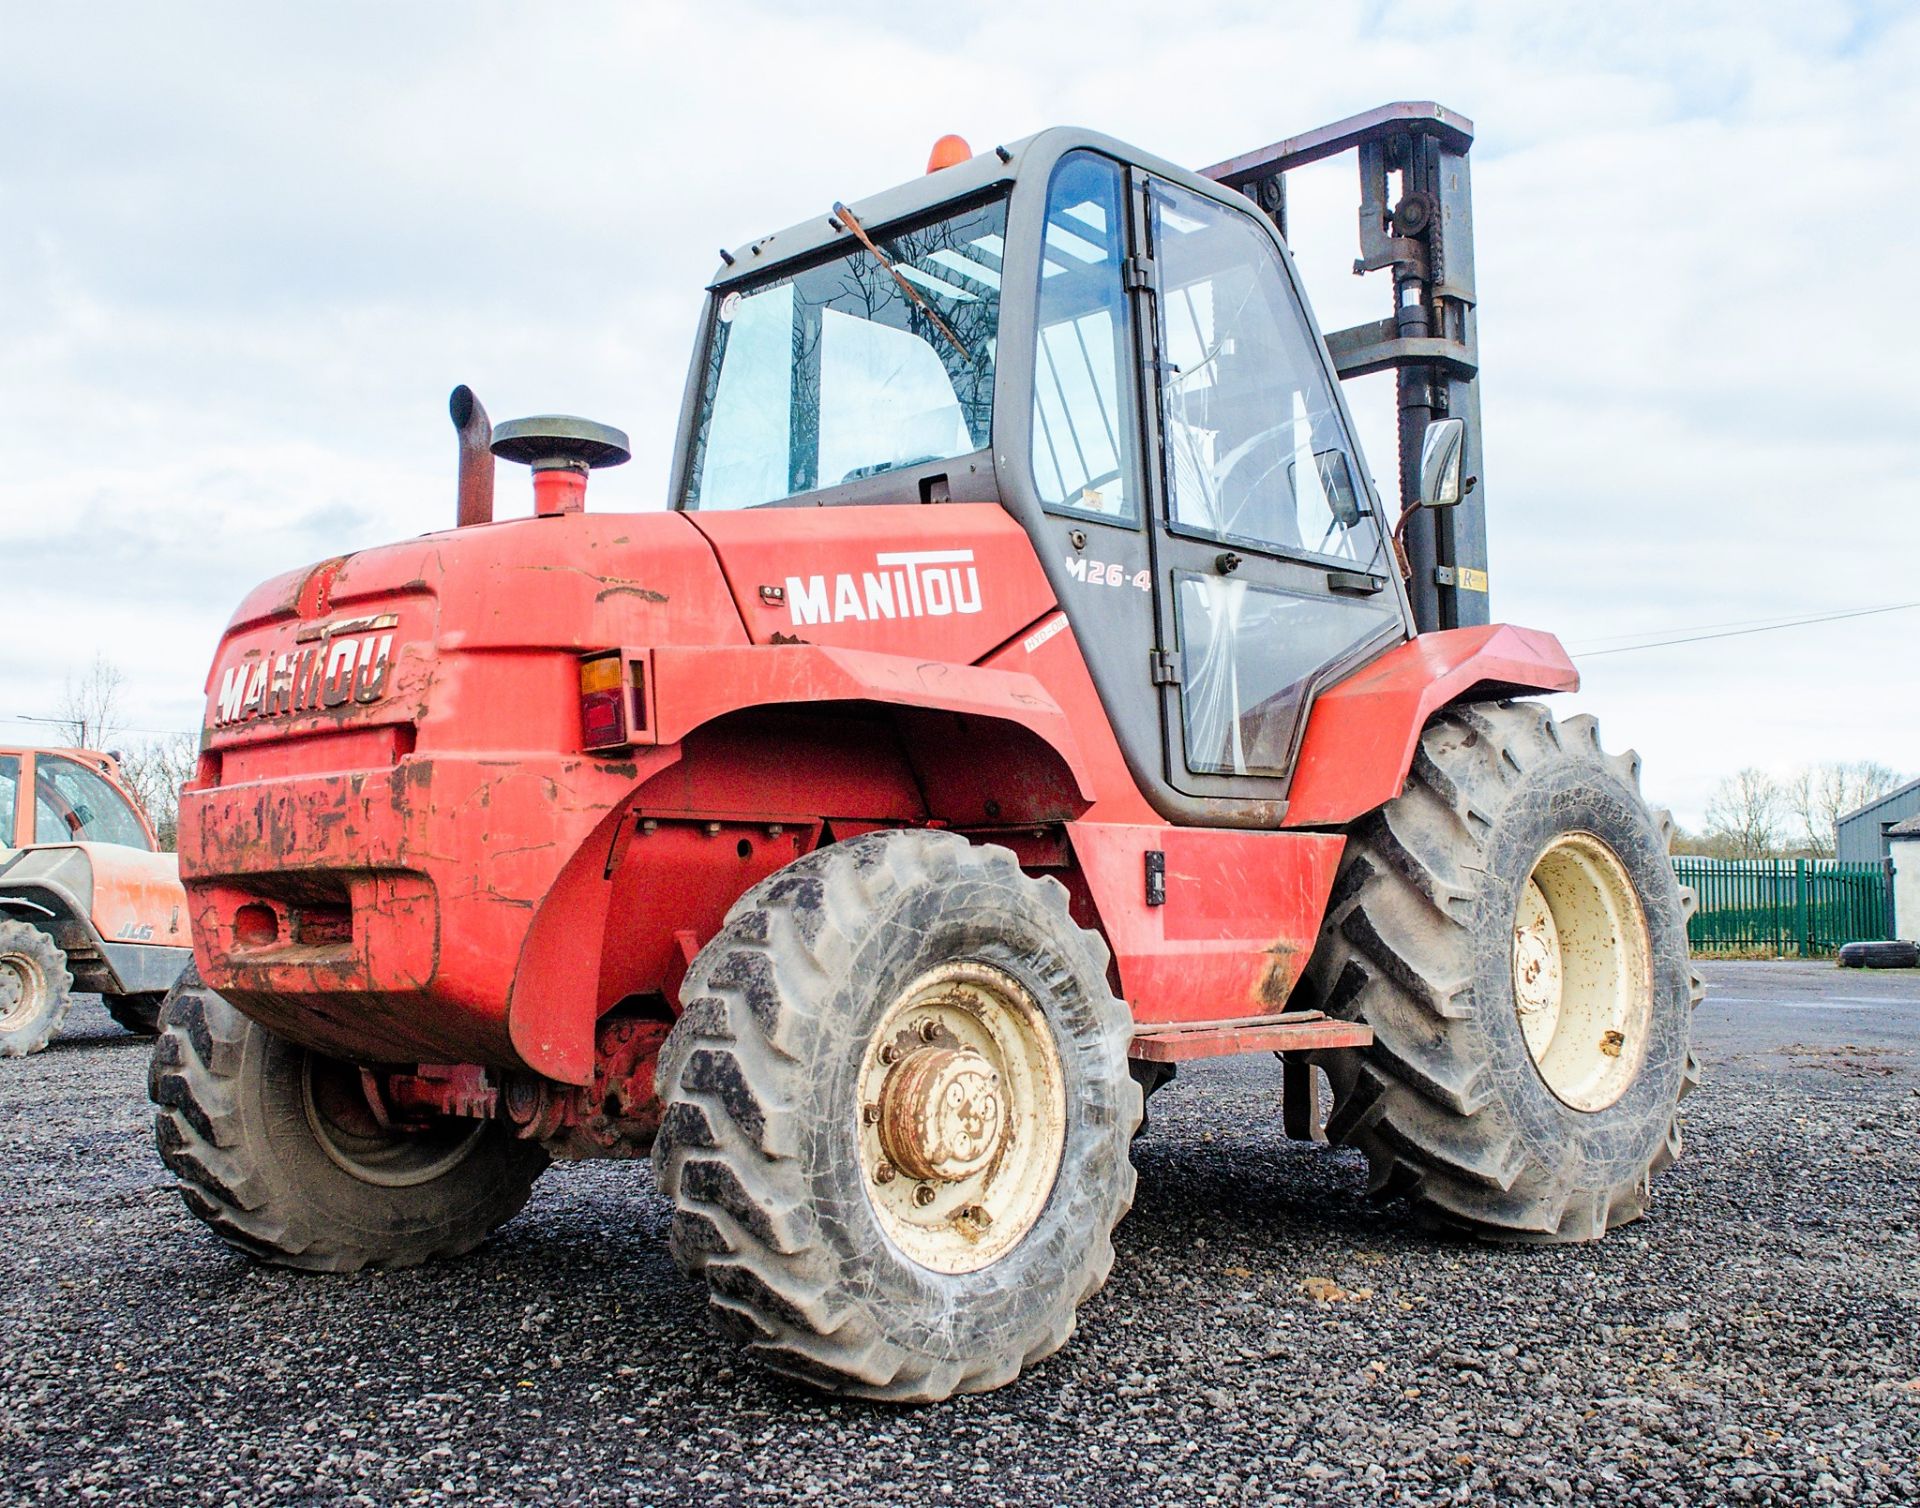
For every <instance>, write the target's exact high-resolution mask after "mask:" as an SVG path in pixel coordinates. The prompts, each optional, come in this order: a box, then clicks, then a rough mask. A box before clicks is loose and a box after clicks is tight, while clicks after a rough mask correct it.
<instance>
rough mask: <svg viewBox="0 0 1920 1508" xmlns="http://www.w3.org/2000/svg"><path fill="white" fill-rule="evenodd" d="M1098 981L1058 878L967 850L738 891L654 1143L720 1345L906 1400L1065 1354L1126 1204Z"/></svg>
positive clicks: (681, 1037) (878, 848) (681, 1245)
mask: <svg viewBox="0 0 1920 1508" xmlns="http://www.w3.org/2000/svg"><path fill="white" fill-rule="evenodd" d="M1107 961H1108V955H1107V949H1106V945H1105V943H1104V942H1103V941H1102V940H1101V939H1100V938H1099V937H1098V936H1097V935H1096V934H1094V933H1091V932H1088V931H1086V930H1084V929H1082V928H1081V927H1079V926H1078V925H1077V924H1075V922H1074V921H1073V920H1072V918H1071V917H1070V916H1069V915H1068V909H1067V896H1066V893H1065V891H1064V890H1062V889H1061V887H1060V886H1059V885H1058V884H1056V883H1054V882H1052V881H1050V880H1035V879H1032V878H1030V877H1029V876H1027V875H1026V874H1025V873H1023V872H1022V871H1021V869H1020V867H1019V864H1018V862H1017V861H1016V860H1015V858H1014V856H1013V855H1012V854H1011V853H1009V852H1007V851H1006V850H1005V849H1001V848H995V847H989V846H985V845H980V846H976V845H974V844H971V843H969V842H967V841H966V840H965V839H963V838H959V837H956V836H953V835H951V834H944V833H934V832H917V831H914V832H890V833H871V834H867V835H865V836H862V837H858V838H854V839H852V840H850V841H848V842H845V843H840V844H835V845H833V846H832V847H829V848H825V849H821V850H818V851H816V852H815V853H812V854H810V855H808V856H807V857H805V858H803V859H801V860H799V861H798V862H797V863H794V864H791V865H789V866H788V867H787V868H785V869H783V870H781V871H780V872H779V873H778V874H776V875H774V876H772V877H771V878H769V879H767V880H765V881H763V882H762V883H761V884H760V885H758V886H756V887H755V888H754V889H752V890H751V891H749V892H748V893H747V894H746V895H745V896H744V897H742V898H741V900H740V901H739V902H738V903H736V904H735V906H734V908H733V910H732V911H731V912H730V913H729V914H728V917H727V921H726V924H725V926H723V927H722V929H721V931H720V932H719V934H718V935H717V936H715V937H714V939H713V940H712V941H711V942H710V943H708V944H707V946H706V947H705V948H704V949H703V950H702V951H701V953H700V955H699V957H698V958H696V959H695V960H694V963H693V967H692V968H691V969H690V970H689V971H688V974H687V979H686V983H685V984H684V986H683V987H682V998H683V999H684V1000H685V1001H686V1002H687V1004H686V1010H685V1013H684V1014H683V1015H682V1016H681V1018H680V1021H679V1023H678V1024H677V1025H676V1026H675V1028H674V1030H673V1034H672V1036H671V1037H669V1038H668V1040H667V1044H666V1047H665V1049H664V1051H663V1052H662V1054H661V1058H660V1069H659V1079H658V1082H659V1086H660V1094H661V1098H662V1100H663V1102H664V1104H665V1107H666V1110H665V1119H664V1121H663V1123H662V1126H661V1131H660V1136H659V1139H658V1141H657V1142H656V1143H655V1148H654V1166H655V1169H656V1171H657V1174H658V1177H659V1182H660V1187H661V1190H662V1192H664V1193H665V1194H666V1195H667V1196H668V1197H669V1198H671V1199H672V1200H673V1204H674V1219H673V1234H672V1249H673V1254H674V1256H675V1258H676V1259H677V1260H678V1261H679V1263H680V1265H681V1266H682V1267H683V1268H684V1269H685V1270H686V1271H687V1272H688V1273H689V1274H690V1275H692V1276H696V1277H698V1278H700V1279H701V1280H702V1281H703V1282H704V1283H705V1285H706V1287H707V1291H708V1297H709V1302H710V1305H711V1309H712V1312H713V1315H714V1317H715V1319H716V1321H717V1322H718V1323H719V1324H720V1326H721V1327H722V1328H723V1329H724V1330H726V1331H727V1332H728V1333H729V1334H731V1335H732V1336H734V1337H735V1338H737V1339H739V1340H741V1341H743V1342H745V1343H746V1345H747V1347H748V1348H749V1350H750V1351H752V1352H753V1353H754V1354H756V1355H757V1356H759V1357H760V1358H761V1359H762V1360H763V1361H765V1362H766V1363H767V1364H768V1365H769V1366H771V1367H772V1368H773V1369H775V1370H776V1371H779V1372H782V1373H785V1374H787V1375H789V1376H793V1377H797V1378H800V1379H802V1380H804V1381H806V1382H810V1383H812V1384H814V1385H816V1386H820V1387H825V1388H829V1389H832V1390H834V1391H837V1392H843V1393H851V1394H855V1395H858V1396H861V1397H867V1398H880V1399H888V1400H892V1401H896V1402H928V1401H933V1400H937V1399H941V1398H946V1397H949V1396H951V1395H952V1394H955V1393H965V1392H980V1391H984V1390H986V1389H988V1388H995V1387H999V1386H1001V1385H1003V1384H1005V1383H1007V1382H1010V1381H1012V1380H1013V1378H1014V1377H1015V1376H1016V1375H1018V1373H1019V1372H1020V1370H1021V1369H1022V1368H1023V1367H1025V1366H1029V1365H1032V1364H1033V1363H1034V1362H1037V1361H1039V1360H1040V1359H1041V1358H1042V1357H1045V1356H1047V1355H1049V1354H1051V1353H1052V1352H1053V1351H1055V1350H1057V1349H1058V1348H1059V1347H1060V1346H1061V1345H1062V1344H1064V1343H1065V1341H1066V1339H1067V1337H1068V1335H1069V1334H1070V1333H1071V1332H1072V1330H1073V1326H1074V1318H1075V1311H1076V1310H1077V1309H1078V1307H1079V1306H1080V1304H1082V1303H1083V1302H1085V1300H1086V1299H1088V1298H1089V1297H1090V1296H1091V1295H1092V1294H1093V1293H1094V1292H1095V1291H1096V1290H1097V1289H1098V1288H1099V1287H1100V1285H1101V1284H1102V1283H1103V1282H1105V1280H1106V1277H1107V1274H1108V1272H1109V1270H1110V1269H1111V1268H1112V1265H1113V1241H1112V1231H1113V1228H1114V1226H1115V1225H1116V1224H1117V1223H1118V1222H1119V1220H1120V1218H1121V1216H1123V1215H1124V1214H1125V1213H1126V1211H1127V1209H1128V1207H1129V1206H1130V1205H1131V1203H1132V1199H1133V1188H1134V1174H1133V1167H1132V1164H1131V1163H1130V1162H1129V1161H1128V1157H1127V1148H1128V1142H1129V1139H1130V1138H1131V1136H1132V1133H1133V1130H1134V1128H1135V1126H1136V1125H1137V1124H1138V1123H1139V1120H1140V1111H1141V1099H1140V1090H1139V1086H1138V1085H1137V1084H1136V1083H1135V1082H1134V1080H1133V1078H1132V1077H1131V1076H1130V1075H1129V1073H1128V1071H1127V1047H1128V1044H1129V1042H1130V1040H1131V1032H1132V1022H1131V1017H1130V1015H1129V1013H1128V1011H1127V1008H1126V1006H1125V1005H1124V1004H1123V1003H1122V1002H1121V1001H1120V1000H1118V999H1116V998H1115V997H1114V995H1113V992H1112V990H1111V988H1110V987H1109V985H1108V982H1107Z"/></svg>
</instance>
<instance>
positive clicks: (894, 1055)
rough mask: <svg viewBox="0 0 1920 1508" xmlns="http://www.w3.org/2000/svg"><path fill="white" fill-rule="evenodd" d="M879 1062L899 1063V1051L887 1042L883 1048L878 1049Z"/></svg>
mask: <svg viewBox="0 0 1920 1508" xmlns="http://www.w3.org/2000/svg"><path fill="white" fill-rule="evenodd" d="M880 1061H881V1062H882V1063H898V1062H899V1061H900V1049H899V1048H897V1047H895V1046H894V1045H893V1044H892V1043H891V1042H889V1043H888V1044H887V1045H886V1046H885V1047H883V1048H881V1049H880Z"/></svg>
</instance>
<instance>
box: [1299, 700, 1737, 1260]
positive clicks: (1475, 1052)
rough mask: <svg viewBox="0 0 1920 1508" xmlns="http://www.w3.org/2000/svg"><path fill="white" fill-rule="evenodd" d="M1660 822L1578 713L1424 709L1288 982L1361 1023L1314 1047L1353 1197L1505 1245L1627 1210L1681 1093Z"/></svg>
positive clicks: (1679, 959)
mask: <svg viewBox="0 0 1920 1508" xmlns="http://www.w3.org/2000/svg"><path fill="white" fill-rule="evenodd" d="M1668 832H1669V823H1668V821H1667V819H1666V817H1665V814H1664V813H1655V812H1653V811H1651V810H1650V809H1649V808H1648V807H1647V805H1646V804H1645V802H1644V801H1643V800H1642V799H1641V796H1640V790H1639V762H1638V760H1637V758H1636V757H1635V756H1633V755H1631V754H1625V755H1619V756H1615V757H1609V756H1608V755H1607V754H1606V753H1605V752H1604V751H1603V750H1602V749H1601V747H1600V743H1599V735H1598V730H1597V728H1596V726H1595V724H1594V722H1593V720H1592V719H1591V718H1587V717H1576V718H1569V719H1568V720H1567V721H1565V722H1559V721H1557V720H1556V719H1555V718H1554V717H1553V716H1552V715H1551V714H1550V713H1549V712H1547V710H1546V709H1545V708H1543V707H1541V706H1539V705H1537V704H1534V703H1527V702H1515V703H1508V702H1501V703H1482V704H1476V705H1471V706H1461V707H1453V708H1449V709H1448V710H1446V711H1444V712H1442V713H1440V714H1439V715H1438V716H1436V717H1435V718H1434V719H1433V721H1432V722H1430V723H1429V724H1428V725H1427V727H1426V729H1425V731H1424V732H1423V734H1422V736H1421V740H1420V744H1419V747H1418V749H1417V750H1416V752H1415V755H1414V764H1413V769H1412V772H1411V773H1410V775H1409V777H1408V780H1407V785H1406V788H1405V790H1404V792H1403V793H1402V794H1401V795H1400V796H1399V797H1397V798H1396V799H1395V800H1393V801H1391V802H1389V803H1388V804H1387V805H1386V806H1385V807H1383V808H1381V809H1380V810H1379V811H1378V812H1375V813H1373V814H1371V815H1370V816H1368V817H1366V818H1364V819H1363V820H1362V821H1361V822H1359V823H1358V824H1356V826H1355V828H1354V831H1353V833H1352V835H1351V837H1350V839H1349V842H1348V846H1347V851H1346V854H1345V855H1344V857H1343V859H1342V861H1341V869H1340V873H1339V876H1338V878H1337V879H1336V880H1335V883H1334V891H1333V897H1332V899H1331V901H1330V902H1329V905H1328V911H1327V919H1326V923H1325V927H1324V930H1323V933H1322V936H1321V940H1320V943H1319V946H1318V948H1317V949H1316V951H1315V954H1314V957H1313V960H1312V962H1311V964H1310V965H1309V967H1308V970H1307V974H1306V980H1305V984H1306V989H1307V992H1308V994H1309V995H1310V996H1312V997H1313V998H1314V999H1315V1000H1316V1001H1317V1002H1318V1003H1319V1004H1321V1005H1322V1006H1323V1008H1324V1009H1326V1010H1327V1011H1329V1012H1330V1013H1331V1014H1333V1015H1336V1016H1341V1017H1345V1018H1348V1019H1352V1020H1360V1021H1365V1022H1366V1023H1368V1024H1369V1025H1371V1026H1372V1027H1373V1029H1374V1042H1373V1045H1372V1046H1371V1047H1369V1048H1365V1049H1361V1050H1357V1051H1344V1052H1339V1053H1332V1054H1327V1055H1325V1056H1323V1057H1321V1058H1320V1060H1319V1061H1320V1062H1321V1064H1322V1066H1323V1067H1325V1068H1326V1070H1327V1074H1328V1077H1329V1079H1330V1080H1331V1081H1332V1084H1333V1090H1334V1108H1333V1113H1332V1116H1331V1117H1330V1119H1329V1122H1328V1127H1327V1130H1328V1135H1329V1138H1330V1139H1331V1140H1334V1141H1338V1142H1345V1143H1347V1144H1348V1145H1351V1146H1355V1147H1358V1148H1359V1149H1360V1150H1361V1151H1363V1152H1365V1153H1366V1156H1367V1160H1368V1163H1369V1165H1370V1168H1371V1173H1372V1180H1371V1182H1372V1189H1373V1191H1374V1192H1375V1193H1376V1194H1378V1195H1381V1196H1384V1197H1391V1196H1393V1195H1395V1194H1404V1195H1406V1196H1407V1197H1409V1198H1410V1199H1411V1200H1412V1201H1413V1203H1414V1204H1415V1206H1416V1207H1417V1208H1419V1209H1420V1210H1422V1211H1423V1212H1424V1213H1426V1214H1427V1215H1429V1216H1431V1217H1433V1218H1435V1219H1437V1220H1438V1221H1439V1222H1441V1223H1443V1224H1447V1225H1451V1226H1455V1227H1461V1228H1465V1229H1468V1230H1471V1231H1473V1232H1475V1233H1478V1234H1482V1235H1489V1236H1495V1237H1500V1238H1505V1239H1511V1240H1534V1241H1584V1240H1594V1239H1597V1238H1599V1237H1600V1236H1602V1235H1604V1234H1605V1233H1606V1232H1607V1230H1608V1229H1609V1228H1611V1227H1613V1226H1616V1225H1620V1224H1623V1223H1625V1222H1626V1221H1629V1220H1633V1219H1636V1218H1637V1217H1638V1216H1640V1215H1641V1214H1642V1213H1643V1212H1644V1210H1645V1208H1646V1204H1647V1199H1648V1197H1649V1193H1650V1190H1651V1183H1652V1178H1653V1175H1654V1174H1656V1173H1658V1172H1660V1171H1662V1170H1663V1169H1664V1168H1666V1167H1667V1166H1669V1165H1670V1164H1671V1163H1672V1162H1673V1160H1674V1159H1675V1158H1676V1157H1677V1156H1678V1155H1679V1152H1680V1128H1679V1121H1678V1117H1677V1107H1678V1104H1679V1101H1680V1099H1681V1097H1682V1096H1683V1095H1684V1094H1686V1093H1687V1092H1688V1091H1689V1090H1690V1089H1691V1088H1692V1087H1693V1086H1694V1084H1695V1083H1697V1082H1698V1077H1699V1075H1698V1067H1697V1064H1696V1062H1695V1059H1694V1057H1693V1054H1692V1051H1691V1049H1690V1046H1689V1025H1690V1019H1689V1018H1690V1013H1691V1009H1692V1006H1693V1004H1694V1003H1695V1001H1697V1000H1698V998H1699V996H1700V995H1701V993H1703V986H1702V985H1701V984H1700V982H1699V980H1698V977H1697V976H1696V975H1695V974H1694V972H1693V970H1692V967H1691V965H1690V963H1689V960H1688V954H1687V939H1686V923H1685V905H1686V901H1687V900H1688V899H1689V897H1685V896H1683V893H1682V892H1681V890H1680V889H1679V887H1678V886H1677V885H1676V883H1675V881H1674V877H1673V869H1672V865H1671V864H1670V862H1669V861H1668V858H1667V836H1668Z"/></svg>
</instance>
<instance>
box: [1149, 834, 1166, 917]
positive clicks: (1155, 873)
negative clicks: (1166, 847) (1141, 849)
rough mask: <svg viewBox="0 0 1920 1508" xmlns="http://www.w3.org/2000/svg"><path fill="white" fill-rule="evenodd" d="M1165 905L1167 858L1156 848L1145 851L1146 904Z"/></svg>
mask: <svg viewBox="0 0 1920 1508" xmlns="http://www.w3.org/2000/svg"><path fill="white" fill-rule="evenodd" d="M1166 903H1167V856H1166V853H1165V852H1164V851H1163V850H1161V849H1158V848H1149V849H1148V850H1147V904H1148V905H1149V906H1164V905H1166Z"/></svg>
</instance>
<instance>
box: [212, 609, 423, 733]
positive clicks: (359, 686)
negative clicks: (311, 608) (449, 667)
mask: <svg viewBox="0 0 1920 1508" xmlns="http://www.w3.org/2000/svg"><path fill="white" fill-rule="evenodd" d="M397 621H398V620H396V619H395V618H394V617H393V615H392V614H382V615H381V616H380V617H379V618H377V619H361V620H359V621H357V622H354V623H345V624H341V625H339V628H341V629H361V628H389V627H391V626H392V625H393V624H394V623H395V622H397ZM392 668H393V635H392V634H390V633H384V634H383V633H341V632H339V631H338V629H335V630H334V631H332V632H328V633H325V634H324V635H323V636H322V637H321V640H320V642H319V643H318V644H308V645H305V646H303V647H300V648H295V649H290V650H288V651H287V652H286V653H284V654H281V655H261V656H260V657H259V658H253V657H248V658H246V659H243V660H241V661H240V663H239V664H237V665H232V666H229V667H228V669H227V670H226V672H225V673H224V674H223V675H222V676H221V677H220V690H219V691H218V693H217V694H216V695H215V698H214V706H213V725H214V726H215V727H216V728H227V727H231V726H232V725H233V724H235V723H244V722H247V721H249V720H250V719H252V718H256V717H290V716H292V715H293V714H295V713H299V712H322V711H332V710H335V709H337V708H340V707H345V706H347V705H349V704H358V705H359V706H363V707H364V706H367V705H369V704H370V703H373V702H377V701H379V700H380V698H381V697H383V696H385V695H386V694H387V677H388V675H389V673H390V672H391V670H392Z"/></svg>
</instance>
